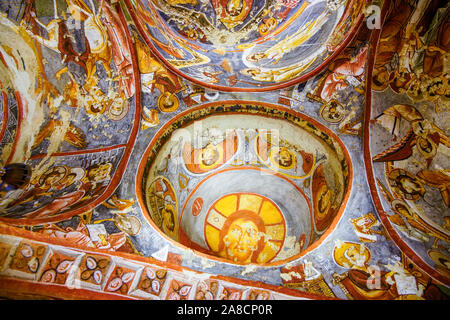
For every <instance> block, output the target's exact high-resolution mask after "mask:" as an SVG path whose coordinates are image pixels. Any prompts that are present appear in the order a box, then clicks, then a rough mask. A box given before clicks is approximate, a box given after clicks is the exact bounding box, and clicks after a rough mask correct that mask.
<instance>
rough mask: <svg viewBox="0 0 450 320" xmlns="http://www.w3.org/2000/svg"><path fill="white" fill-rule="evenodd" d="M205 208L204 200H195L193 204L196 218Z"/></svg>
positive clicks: (193, 212) (193, 213)
mask: <svg viewBox="0 0 450 320" xmlns="http://www.w3.org/2000/svg"><path fill="white" fill-rule="evenodd" d="M202 208H203V199H202V198H200V197H199V198H197V199H195V200H194V203H193V204H192V215H193V216H194V217H196V216H198V215H199V214H200V212H201V211H202Z"/></svg>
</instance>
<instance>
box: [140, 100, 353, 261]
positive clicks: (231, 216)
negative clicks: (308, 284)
mask: <svg viewBox="0 0 450 320" xmlns="http://www.w3.org/2000/svg"><path fill="white" fill-rule="evenodd" d="M237 107H239V108H237ZM233 110H234V111H233ZM267 114H273V116H271V117H267ZM155 137H156V138H155V139H154V140H153V141H152V142H151V144H150V146H149V148H148V149H147V155H148V158H146V157H145V156H144V159H143V162H142V163H141V168H142V174H143V176H142V177H139V179H140V182H139V181H138V183H137V185H138V186H139V190H138V194H141V203H142V206H143V207H144V208H145V210H146V211H147V216H148V218H149V219H150V221H151V224H152V225H153V226H154V227H156V228H158V229H159V231H160V232H162V233H164V234H165V235H166V236H168V237H169V238H170V239H172V240H173V241H175V242H178V243H179V244H182V245H184V246H187V247H189V248H191V249H193V250H195V251H197V252H199V253H203V254H207V255H208V258H211V257H212V258H213V259H214V258H219V259H225V260H226V261H229V262H232V263H236V264H250V263H254V264H274V263H275V264H276V263H282V262H286V261H287V260H291V259H293V258H294V257H298V256H299V254H301V252H304V251H305V250H307V249H308V248H311V247H312V246H317V245H318V243H319V242H320V239H323V238H324V237H326V234H327V231H328V230H329V229H332V225H333V222H334V221H335V219H336V218H338V217H339V215H340V213H341V212H342V210H343V209H344V206H345V202H346V198H347V195H348V192H349V190H350V185H349V177H350V175H351V167H350V162H349V159H348V156H347V152H346V150H345V148H344V147H343V144H342V142H340V140H339V138H337V137H336V136H335V135H333V134H332V133H331V132H329V131H328V130H327V129H326V128H324V127H323V126H321V125H320V124H318V123H316V122H315V121H313V120H311V119H308V118H306V117H304V116H300V115H299V114H295V113H293V112H292V111H288V110H287V109H284V108H282V107H277V106H275V105H268V104H263V103H250V102H244V101H243V102H242V103H236V102H233V103H226V102H223V103H217V104H211V105H209V106H208V107H204V108H203V109H200V110H193V111H190V112H185V113H182V114H180V115H179V116H178V117H177V118H175V119H173V121H171V123H170V126H168V127H166V128H163V129H162V130H161V131H160V132H159V133H158V134H157V135H156V136H155ZM153 154H156V155H155V156H152V155H153ZM139 175H140V173H139Z"/></svg>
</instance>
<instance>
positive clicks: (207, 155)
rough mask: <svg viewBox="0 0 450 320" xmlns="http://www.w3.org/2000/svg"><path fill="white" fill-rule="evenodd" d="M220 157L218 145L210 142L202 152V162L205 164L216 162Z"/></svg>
mask: <svg viewBox="0 0 450 320" xmlns="http://www.w3.org/2000/svg"><path fill="white" fill-rule="evenodd" d="M218 158H219V152H218V151H217V149H216V147H214V146H213V145H211V144H209V145H208V146H207V147H206V148H205V150H203V152H202V162H203V164H204V165H205V166H210V165H212V164H214V163H215V162H216V161H217V159H218Z"/></svg>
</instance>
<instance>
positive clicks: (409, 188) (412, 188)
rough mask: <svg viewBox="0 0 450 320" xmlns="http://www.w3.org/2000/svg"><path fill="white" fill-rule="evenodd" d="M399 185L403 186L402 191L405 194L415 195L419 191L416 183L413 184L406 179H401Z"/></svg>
mask: <svg viewBox="0 0 450 320" xmlns="http://www.w3.org/2000/svg"><path fill="white" fill-rule="evenodd" d="M400 183H401V184H402V186H403V189H404V190H405V191H406V192H407V193H410V194H411V193H416V192H419V191H420V187H419V186H418V185H417V183H415V182H414V181H411V180H410V179H408V178H402V179H400Z"/></svg>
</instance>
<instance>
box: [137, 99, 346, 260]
mask: <svg viewBox="0 0 450 320" xmlns="http://www.w3.org/2000/svg"><path fill="white" fill-rule="evenodd" d="M223 104H250V105H259V106H267V107H269V108H272V109H276V110H279V111H282V112H286V113H289V114H291V115H293V116H295V117H298V118H300V119H302V120H305V121H307V122H310V123H312V124H313V125H315V126H316V127H317V128H318V129H320V130H322V131H324V132H326V134H327V135H329V136H330V137H331V138H332V139H333V140H334V141H336V142H337V143H338V144H339V146H340V147H341V150H342V153H343V155H344V157H345V160H346V161H347V164H348V186H347V190H346V192H345V194H344V198H343V199H342V202H341V206H340V208H339V211H338V212H337V214H336V216H335V217H334V219H333V221H332V223H331V224H330V226H329V227H328V229H327V230H326V231H325V232H324V233H323V234H322V235H321V236H320V237H319V238H318V239H317V240H316V241H314V242H313V243H312V244H311V245H310V246H309V247H308V248H306V249H305V250H303V251H302V252H300V253H299V254H298V255H295V256H293V257H291V258H289V259H285V260H283V261H280V262H272V263H267V264H259V265H258V266H279V265H284V264H286V263H288V262H290V261H293V260H296V259H298V258H300V257H302V256H304V255H306V254H307V253H308V252H310V251H312V250H314V249H315V248H317V247H318V246H319V245H320V244H322V242H323V241H324V240H325V239H326V238H327V237H328V236H329V235H330V234H331V233H332V232H333V231H334V229H335V228H336V226H337V224H338V222H339V221H340V219H341V217H342V215H343V213H344V211H345V207H346V204H347V201H348V199H349V197H350V192H351V188H352V182H353V166H352V161H351V158H350V155H349V153H348V151H347V148H346V147H345V145H344V143H343V142H342V141H341V139H340V138H339V137H338V135H336V134H335V133H334V132H332V131H331V130H330V129H328V128H327V127H325V126H324V125H322V124H321V123H319V122H318V121H317V120H314V119H313V118H311V117H309V116H307V115H304V114H302V113H299V112H297V111H294V110H292V109H289V108H286V107H283V106H279V105H275V104H271V103H266V102H260V101H243V100H226V101H219V102H210V103H206V104H203V105H199V106H196V107H194V108H191V109H188V110H185V111H183V112H181V113H180V114H178V115H177V116H175V117H173V118H171V119H170V120H169V121H168V122H167V123H165V124H164V126H162V127H161V128H160V129H159V131H158V132H157V133H156V134H155V135H154V136H153V139H152V140H151V142H150V144H149V146H148V147H147V149H146V150H145V152H144V154H143V155H142V158H141V162H140V164H139V168H138V172H137V175H136V197H137V199H138V202H139V206H140V207H141V210H142V212H143V214H144V216H145V217H146V218H147V221H148V223H150V225H151V226H152V227H153V228H154V229H155V230H156V231H159V228H158V226H157V225H156V224H155V223H154V222H153V220H152V219H151V215H150V212H149V211H148V209H147V205H146V204H145V200H144V194H143V190H142V182H143V178H144V171H145V168H146V166H147V159H148V157H149V156H150V154H151V152H152V148H153V146H154V145H155V143H156V142H158V140H159V138H160V137H161V135H162V134H163V133H164V132H165V131H166V129H167V128H168V127H169V126H170V125H172V124H173V123H174V122H176V121H177V120H178V119H179V118H182V117H184V116H186V115H188V114H189V113H191V112H193V111H196V110H200V109H204V108H208V107H212V106H219V105H223ZM220 114H221V115H223V114H241V115H242V114H244V113H242V112H238V111H229V112H221V113H220ZM208 116H209V115H208ZM257 116H261V117H267V118H271V119H273V118H274V117H272V116H270V115H263V114H261V115H257ZM160 234H161V236H162V237H164V239H166V240H167V241H169V242H170V243H172V244H173V245H174V246H176V247H178V248H181V249H186V246H184V245H182V244H180V243H179V242H177V241H175V240H173V239H172V238H170V237H169V236H167V235H166V234H164V233H162V232H160ZM193 251H194V252H195V253H196V254H197V255H199V256H202V257H204V258H207V259H211V260H216V261H220V262H224V263H231V262H230V261H229V260H226V259H223V258H219V257H216V256H212V255H209V254H205V253H202V252H200V251H198V250H195V249H194V250H193Z"/></svg>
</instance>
